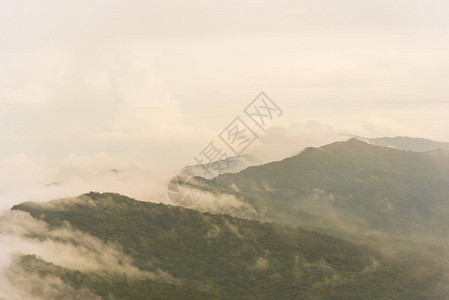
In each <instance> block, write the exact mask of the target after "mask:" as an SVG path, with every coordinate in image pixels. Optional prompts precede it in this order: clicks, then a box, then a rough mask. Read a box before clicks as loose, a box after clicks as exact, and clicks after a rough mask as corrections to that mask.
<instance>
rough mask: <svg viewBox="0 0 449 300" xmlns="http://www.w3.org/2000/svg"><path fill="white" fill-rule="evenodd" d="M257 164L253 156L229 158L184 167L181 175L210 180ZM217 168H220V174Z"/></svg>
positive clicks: (245, 155)
mask: <svg viewBox="0 0 449 300" xmlns="http://www.w3.org/2000/svg"><path fill="white" fill-rule="evenodd" d="M257 164H260V162H259V161H258V160H257V159H256V158H255V157H254V156H251V155H248V154H244V155H238V156H231V157H228V158H227V159H221V160H218V161H216V162H210V163H206V164H197V165H191V166H186V167H184V168H183V169H182V173H184V174H189V175H193V176H200V177H204V178H207V179H211V178H213V177H215V176H218V175H220V174H222V173H238V172H240V171H241V170H244V169H246V168H247V167H249V166H254V165H257ZM217 166H221V168H222V170H221V173H220V170H219V168H217Z"/></svg>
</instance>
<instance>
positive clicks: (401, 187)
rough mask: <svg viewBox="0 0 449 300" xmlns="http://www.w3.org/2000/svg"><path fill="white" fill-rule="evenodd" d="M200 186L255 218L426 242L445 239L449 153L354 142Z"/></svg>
mask: <svg viewBox="0 0 449 300" xmlns="http://www.w3.org/2000/svg"><path fill="white" fill-rule="evenodd" d="M197 184H198V185H199V186H200V187H201V188H202V189H203V190H204V191H209V192H211V193H212V194H214V195H216V196H218V195H230V196H232V197H235V199H236V200H238V201H240V202H241V203H243V204H244V207H250V209H246V211H251V212H252V214H251V215H250V217H252V218H255V219H263V220H270V221H275V222H279V223H284V224H291V225H310V226H314V227H320V228H328V229H335V230H343V231H347V232H368V231H369V232H380V233H384V234H388V235H391V236H396V237H401V238H403V237H407V238H416V239H421V238H425V239H426V240H431V239H444V240H445V241H446V238H447V235H448V232H449V152H445V151H442V150H434V151H429V152H422V153H417V152H406V151H400V150H396V149H392V148H388V147H380V146H374V145H370V144H367V143H365V142H362V141H360V140H357V139H351V140H349V141H347V142H337V143H334V144H330V145H327V146H323V147H320V148H307V149H306V150H304V151H303V152H302V153H300V154H299V155H297V156H294V157H290V158H287V159H284V160H282V161H279V162H273V163H269V164H266V165H262V166H256V167H249V168H247V169H245V170H243V171H241V172H239V173H237V174H224V175H221V176H219V177H218V178H216V179H215V180H213V181H209V180H204V179H201V178H198V183H197ZM200 201H201V200H200ZM232 213H235V214H237V215H238V214H239V212H238V211H235V210H234V211H232Z"/></svg>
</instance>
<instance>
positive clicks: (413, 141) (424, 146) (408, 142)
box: [353, 136, 449, 152]
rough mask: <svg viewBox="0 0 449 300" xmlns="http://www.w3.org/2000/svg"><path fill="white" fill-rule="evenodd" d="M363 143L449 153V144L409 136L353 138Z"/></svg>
mask: <svg viewBox="0 0 449 300" xmlns="http://www.w3.org/2000/svg"><path fill="white" fill-rule="evenodd" d="M353 137H355V138H357V139H359V140H361V141H364V142H367V143H369V144H373V145H377V146H385V147H391V148H395V149H398V150H405V151H414V152H425V151H431V150H438V149H439V150H447V151H449V143H445V142H437V141H432V140H429V139H423V138H411V137H407V136H397V137H382V138H371V139H370V138H364V137H357V136H353Z"/></svg>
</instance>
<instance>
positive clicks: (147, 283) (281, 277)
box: [8, 193, 444, 299]
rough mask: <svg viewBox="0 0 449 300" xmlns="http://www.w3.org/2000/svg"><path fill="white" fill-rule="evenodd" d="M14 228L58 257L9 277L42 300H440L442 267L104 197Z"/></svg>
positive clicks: (28, 263)
mask: <svg viewBox="0 0 449 300" xmlns="http://www.w3.org/2000/svg"><path fill="white" fill-rule="evenodd" d="M28 214H29V215H31V216H32V218H31V217H30V216H29V215H28ZM10 218H11V220H12V221H8V222H9V223H11V222H13V223H14V222H15V221H14V220H19V221H20V222H19V221H18V223H17V224H16V225H15V226H14V228H16V231H17V228H18V227H20V226H22V227H23V228H26V230H25V229H21V230H18V231H19V232H20V233H21V234H22V235H23V238H27V239H28V240H32V241H33V242H32V243H31V244H32V245H37V244H39V243H44V244H45V243H46V244H48V243H50V244H49V245H50V246H51V247H50V248H51V249H61V250H60V252H62V253H61V255H59V254H58V253H57V252H55V253H49V252H48V251H50V250H48V249H47V250H45V249H44V248H43V249H44V250H45V251H44V250H42V249H41V251H40V252H39V251H38V254H39V253H42V255H41V257H39V256H32V255H25V256H19V257H17V258H16V261H15V264H14V267H11V270H10V271H9V272H10V274H9V275H8V276H9V280H10V281H11V284H12V285H13V286H14V285H15V286H16V287H18V288H20V289H21V290H26V291H28V292H29V293H31V294H32V295H33V296H35V297H36V298H38V299H51V298H52V297H54V298H55V299H61V298H65V299H102V298H103V299H444V295H443V294H441V291H439V285H441V284H440V280H441V276H442V270H441V269H440V268H439V267H438V266H437V265H432V264H429V263H428V262H421V261H413V260H409V261H396V260H395V259H393V258H391V257H386V256H384V255H381V254H380V253H378V252H376V251H374V250H372V249H370V248H368V247H365V246H360V245H356V244H354V243H351V242H347V241H344V240H341V239H338V238H334V237H330V236H327V235H324V234H321V233H317V232H313V231H309V230H304V229H301V228H289V227H285V226H281V225H275V224H268V223H261V222H258V221H252V220H245V219H239V218H235V217H231V216H227V215H213V214H208V213H200V212H198V211H194V210H189V209H185V208H181V207H174V206H166V205H162V204H152V203H146V202H140V201H136V200H133V199H130V198H127V197H125V196H121V195H118V194H98V193H89V194H86V195H83V196H81V197H78V198H75V199H66V200H58V201H52V202H48V203H23V204H20V205H17V206H15V207H14V208H13V209H12V211H11V212H10ZM32 222H35V224H34V223H32ZM30 224H31V225H30ZM69 246H70V247H71V250H70V251H69V250H67V247H69ZM64 247H65V248H64ZM34 249H40V248H36V247H35V248H34ZM62 249H65V250H62ZM74 249H77V250H76V251H75V250H74ZM80 249H81V250H80ZM74 254H77V255H80V254H81V255H80V256H81V257H75V258H74V263H70V257H71V256H74ZM83 259H84V260H83ZM25 275H26V276H25ZM24 278H25V279H27V278H28V279H29V280H25V279H24ZM39 280H40V281H39ZM37 282H42V284H36V285H35V286H33V287H32V288H29V287H27V286H28V285H31V284H32V283H37ZM48 283H51V286H50V287H49V286H46V287H44V286H45V285H46V284H47V285H48ZM62 286H63V287H64V288H63V287H62ZM50 291H51V292H50ZM39 297H40V298H39Z"/></svg>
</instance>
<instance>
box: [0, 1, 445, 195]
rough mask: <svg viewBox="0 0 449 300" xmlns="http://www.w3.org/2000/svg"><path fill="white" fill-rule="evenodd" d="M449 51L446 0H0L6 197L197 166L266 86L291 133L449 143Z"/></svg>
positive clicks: (0, 151) (0, 124)
mask: <svg viewBox="0 0 449 300" xmlns="http://www.w3.org/2000/svg"><path fill="white" fill-rule="evenodd" d="M448 53H449V2H448V1H443V0H441V1H410V0H408V1H379V0H377V1H374V0H373V1H366V0H363V1H360V0H357V1H356V0H354V1H260V0H259V1H130V0H127V1H118V0H108V1H97V0H89V1H83V0H82V1H56V0H35V1H31V0H17V1H6V0H0V66H1V67H0V166H3V169H0V173H1V174H0V179H3V183H2V182H0V193H1V192H2V189H3V190H8V189H9V188H8V184H6V183H5V182H6V181H8V180H9V182H11V179H10V177H11V170H10V169H9V168H12V169H13V170H15V171H16V172H18V173H17V174H18V175H17V180H22V178H21V177H20V176H21V175H20V174H23V172H26V173H30V169H31V170H36V169H39V168H43V167H42V166H43V164H45V165H46V166H47V167H48V166H55V165H57V166H67V165H69V166H73V165H85V166H91V165H92V163H93V162H95V163H96V164H97V165H98V166H101V167H103V168H110V167H113V166H119V167H120V166H125V165H126V166H129V165H133V166H138V167H139V168H148V169H152V168H154V169H158V168H164V167H167V168H177V167H180V166H182V165H184V164H191V163H193V161H192V159H191V158H192V157H193V155H195V154H197V153H198V152H199V151H201V149H203V147H204V146H205V144H207V143H208V141H209V140H211V139H212V138H214V137H216V135H217V134H218V133H219V132H220V131H221V130H222V129H223V128H224V127H225V126H226V125H227V124H228V123H229V122H230V121H231V120H232V119H233V118H234V117H235V116H237V115H242V109H243V108H244V107H245V106H246V105H247V104H248V103H249V102H250V101H251V100H252V99H253V98H254V97H255V96H256V95H257V94H258V93H259V92H260V91H265V92H266V93H267V94H268V95H269V96H270V97H271V98H272V99H273V100H274V101H275V102H276V103H277V104H278V105H279V106H280V107H281V108H282V109H283V110H284V115H283V116H282V118H280V119H279V120H276V125H279V126H284V127H286V128H287V127H288V126H289V125H290V124H293V123H300V124H305V123H306V122H308V121H310V120H316V121H318V122H319V123H321V124H323V126H327V127H326V128H329V126H328V125H330V126H332V127H333V128H334V129H335V130H336V131H337V132H342V133H351V134H357V135H363V136H367V137H381V136H397V135H408V136H415V137H427V138H432V139H436V140H441V141H449V130H448V129H449V98H448V97H449V95H448V87H449V55H448ZM295 128H296V127H295ZM312 134H313V133H312ZM18 165H20V166H22V167H23V169H20V168H18V167H17V166H18ZM8 166H9V167H8ZM47 167H46V168H47ZM17 170H20V171H17ZM84 171H85V170H84ZM58 172H59V173H60V172H61V171H60V170H59V171H58ZM58 172H56V171H55V172H54V173H52V174H53V175H52V176H53V177H51V176H48V174H47V173H45V174H47V175H46V176H44V177H45V178H43V179H41V180H42V182H45V181H46V180H47V181H48V180H51V178H56V179H55V180H56V181H58V178H57V176H55V175H54V174H56V173H58ZM89 174H92V172H91V173H89ZM39 184H40V183H39ZM83 187H84V186H83Z"/></svg>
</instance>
